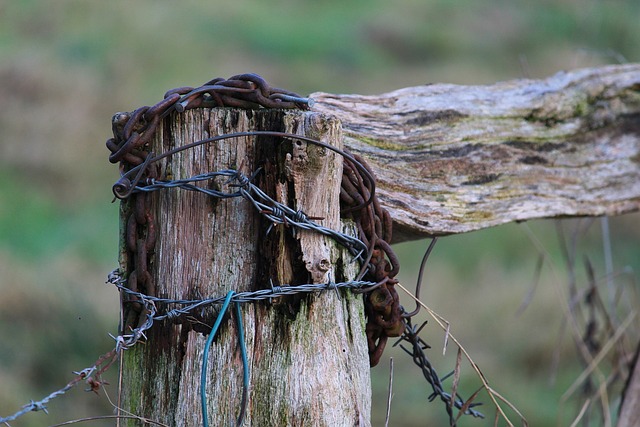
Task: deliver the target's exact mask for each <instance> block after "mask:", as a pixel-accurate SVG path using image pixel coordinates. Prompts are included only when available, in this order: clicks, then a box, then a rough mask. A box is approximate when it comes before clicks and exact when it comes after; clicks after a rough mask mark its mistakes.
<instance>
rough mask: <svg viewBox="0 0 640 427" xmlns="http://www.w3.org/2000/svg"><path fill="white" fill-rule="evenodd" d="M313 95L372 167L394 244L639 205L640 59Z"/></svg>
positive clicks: (319, 107)
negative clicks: (493, 80)
mask: <svg viewBox="0 0 640 427" xmlns="http://www.w3.org/2000/svg"><path fill="white" fill-rule="evenodd" d="M311 96H312V97H313V98H314V99H315V101H316V104H315V106H314V107H313V111H318V112H322V113H325V114H330V115H334V116H336V117H337V118H339V119H340V120H341V121H342V126H343V131H344V134H345V141H344V143H345V146H346V147H347V148H348V149H349V150H351V151H352V152H354V153H358V154H361V155H362V156H364V157H365V158H366V160H367V162H369V163H370V164H371V166H372V167H373V169H374V171H375V173H376V175H377V178H378V181H379V182H378V194H379V195H380V198H381V201H382V204H383V205H384V206H385V207H387V208H388V209H389V210H390V213H391V216H392V217H393V219H394V224H395V228H394V230H395V233H394V237H395V241H396V242H397V241H402V240H411V239H416V238H419V237H423V236H425V235H444V234H452V233H463V232H468V231H472V230H478V229H482V228H486V227H491V226H495V225H498V224H504V223H508V222H513V221H524V220H529V219H534V218H551V217H568V216H597V215H618V214H622V213H626V212H633V211H637V210H638V209H639V208H640V64H629V65H619V66H605V67H601V68H593V69H583V70H575V71H570V72H562V73H558V74H556V75H554V76H552V77H549V78H547V79H543V80H525V79H522V80H513V81H507V82H503V83H497V84H493V85H488V86H460V85H452V84H431V85H424V86H418V87H410V88H405V89H400V90H397V91H394V92H389V93H385V94H381V95H374V96H364V95H335V94H329V93H314V94H312V95H311Z"/></svg>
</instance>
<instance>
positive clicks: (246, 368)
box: [200, 291, 249, 427]
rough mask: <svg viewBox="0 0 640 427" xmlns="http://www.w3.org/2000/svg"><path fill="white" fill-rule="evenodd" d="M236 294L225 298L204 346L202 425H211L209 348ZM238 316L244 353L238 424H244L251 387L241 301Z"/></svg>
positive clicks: (238, 305) (231, 293)
mask: <svg viewBox="0 0 640 427" xmlns="http://www.w3.org/2000/svg"><path fill="white" fill-rule="evenodd" d="M234 294H235V292H234V291H229V293H228V294H227V297H226V298H225V299H224V303H223V304H222V308H221V309H220V313H219V314H218V317H217V318H216V321H215V323H214V324H213V327H212V328H211V332H210V333H209V337H208V338H207V343H206V344H205V346H204V354H203V355H202V372H201V374H200V403H201V407H202V425H203V426H204V427H209V417H208V415H207V394H206V389H207V362H208V360H209V349H210V348H211V343H212V342H213V339H214V338H215V336H216V334H217V332H218V328H219V327H220V323H222V319H223V318H224V315H225V313H226V312H227V309H228V308H229V304H230V303H231V298H232V297H233V295H234ZM235 306H236V317H237V322H238V338H239V341H240V353H241V355H242V369H243V376H242V385H243V389H242V407H241V409H240V415H239V416H238V425H240V424H242V421H243V420H244V412H245V405H246V402H247V390H248V389H249V362H248V360H247V349H246V347H245V344H244V328H243V327H242V315H241V313H240V303H238V302H236V303H235Z"/></svg>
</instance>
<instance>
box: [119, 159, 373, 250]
mask: <svg viewBox="0 0 640 427" xmlns="http://www.w3.org/2000/svg"><path fill="white" fill-rule="evenodd" d="M258 173H260V169H258V170H257V171H256V172H254V173H253V174H252V175H251V178H249V177H247V176H245V175H243V174H242V173H241V172H240V171H237V170H233V169H226V170H221V171H217V172H209V173H205V174H200V175H196V176H193V177H191V178H186V179H177V180H166V181H165V180H155V179H152V180H149V181H148V183H147V185H137V186H135V187H134V189H133V191H132V192H131V193H132V194H135V193H138V192H152V191H158V190H161V189H166V188H182V189H184V190H189V191H196V192H201V193H204V194H207V195H208V196H211V197H216V198H222V199H227V198H233V197H243V198H244V199H246V200H248V201H249V202H251V204H252V205H253V206H254V207H255V209H256V210H257V211H258V213H260V214H262V215H263V216H264V217H265V218H267V219H268V220H269V221H271V223H272V224H283V225H286V226H290V227H291V229H292V231H293V232H294V233H295V230H297V229H301V230H308V231H314V232H316V233H320V234H323V235H325V236H328V237H331V238H332V239H333V240H335V241H336V242H338V243H339V244H341V245H342V246H344V247H345V248H347V250H348V251H349V252H350V253H351V254H352V255H353V256H354V257H355V259H361V260H363V259H362V254H364V253H366V252H367V250H368V248H367V246H366V245H365V244H364V242H362V241H361V240H360V239H358V238H355V237H353V236H350V235H348V234H345V233H342V232H339V231H336V230H334V229H331V228H328V227H324V226H322V225H320V224H318V223H316V222H314V221H312V220H311V219H309V217H308V216H307V214H305V213H304V211H302V210H294V209H291V208H290V207H289V206H287V205H285V204H283V203H280V202H278V201H276V200H274V199H273V198H271V197H270V196H269V195H267V194H266V193H265V192H264V191H262V190H261V189H260V188H259V187H258V186H256V185H255V184H253V183H252V182H251V181H252V179H253V178H255V177H256V175H257V174H258ZM217 177H228V180H227V181H226V184H228V185H229V186H230V187H236V188H238V190H237V191H234V192H224V191H220V190H213V189H210V188H205V187H199V186H196V185H193V184H192V183H193V182H199V181H204V180H209V179H215V178H217ZM269 231H271V227H269V228H268V229H267V234H268V233H269Z"/></svg>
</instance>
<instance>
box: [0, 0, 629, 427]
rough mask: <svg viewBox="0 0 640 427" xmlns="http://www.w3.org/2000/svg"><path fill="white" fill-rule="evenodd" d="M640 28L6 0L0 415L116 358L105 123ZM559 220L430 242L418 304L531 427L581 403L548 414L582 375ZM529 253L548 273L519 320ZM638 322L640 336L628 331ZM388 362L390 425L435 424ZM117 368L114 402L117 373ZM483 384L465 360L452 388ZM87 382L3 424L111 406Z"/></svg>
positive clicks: (560, 13) (594, 237) (424, 75)
mask: <svg viewBox="0 0 640 427" xmlns="http://www.w3.org/2000/svg"><path fill="white" fill-rule="evenodd" d="M639 19H640V2H637V1H635V0H619V1H602V0H599V1H598V0H562V1H546V0H545V1H540V2H535V3H534V2H527V1H524V0H516V1H505V0H492V1H485V2H479V1H472V0H460V1H453V0H449V1H445V0H434V1H428V2H426V1H421V0H398V1H394V2H390V1H382V0H367V1H363V0H354V1H351V2H339V1H335V0H325V1H308V0H307V1H291V0H288V1H285V0H281V1H273V2H259V1H255V0H236V1H234V2H229V3H227V2H222V1H210V2H206V3H205V2H196V1H185V2H180V3H177V2H175V3H174V2H168V1H156V2H151V1H149V0H144V1H137V2H124V1H115V2H98V1H95V0H94V1H79V0H76V1H71V0H59V1H56V2H42V1H35V0H29V1H17V0H14V1H6V0H5V1H3V0H0V105H1V106H2V108H0V416H6V415H8V414H10V413H13V412H15V411H16V410H17V409H18V408H19V407H20V406H21V405H23V404H25V403H27V402H28V401H29V400H30V399H34V400H37V399H40V398H41V397H43V396H44V395H45V394H47V393H49V392H51V391H53V390H55V389H58V388H60V387H62V386H63V385H64V384H66V382H67V381H69V380H70V379H71V378H72V375H73V374H71V371H73V370H79V369H82V368H84V367H87V366H89V365H90V364H91V363H93V362H94V361H95V359H96V357H97V356H98V355H100V354H102V353H104V352H106V351H108V350H109V349H110V348H112V346H113V341H112V340H111V338H109V336H108V332H111V333H114V332H115V331H116V326H117V321H118V302H117V301H118V298H117V294H116V292H115V290H114V289H112V288H111V287H110V286H108V285H105V284H104V282H105V280H106V276H107V274H108V272H109V271H111V270H112V269H113V268H115V267H116V258H117V227H118V224H117V221H118V220H117V215H118V208H117V204H112V203H111V198H112V195H111V184H112V183H113V181H114V180H115V179H116V177H117V173H118V172H117V168H116V167H114V166H113V165H111V164H109V163H108V160H107V158H108V152H107V150H106V148H105V146H104V141H105V140H106V139H107V138H108V137H109V136H110V132H111V126H110V118H111V116H112V114H113V113H115V112H117V111H128V110H132V109H134V108H136V107H138V106H141V105H150V104H152V103H155V102H156V101H158V100H159V99H160V98H161V97H162V94H163V93H164V91H165V90H167V89H170V88H173V87H177V86H182V85H199V84H202V83H203V82H205V81H208V80H210V79H211V78H213V77H218V76H220V77H229V76H231V75H233V74H237V73H240V72H257V73H259V74H261V75H262V76H263V77H265V78H266V79H267V81H269V82H270V83H272V84H273V85H275V86H280V87H285V88H287V89H290V90H293V91H296V92H299V93H305V94H306V93H310V92H314V91H325V92H334V93H364V94H375V93H380V92H384V91H388V90H393V89H398V88H401V87H406V86H412V85H419V84H425V83H431V82H449V83H460V84H486V83H491V82H495V81H499V80H505V79H513V78H520V77H531V78H540V77H544V76H547V75H550V74H553V73H555V72H557V71H560V70H565V69H572V68H579V67H587V66H597V65H601V64H607V63H618V62H627V61H628V62H638V61H640V27H639V26H638V22H639ZM639 217H640V216H639V215H628V216H624V217H619V218H612V219H610V221H609V225H610V229H611V234H610V237H611V241H612V247H613V251H612V259H613V266H612V269H613V270H612V271H613V272H614V273H616V275H615V277H614V281H615V284H616V285H618V286H620V287H624V288H625V289H627V292H629V294H625V296H624V300H625V301H626V302H633V301H635V302H637V301H638V299H637V298H638V297H637V292H638V284H637V272H638V270H639V269H640V247H639V245H638V241H639V237H640V226H638V219H639ZM557 227H558V221H551V220H549V221H535V222H532V223H527V224H518V225H515V224H513V225H507V226H501V227H497V228H495V229H491V230H485V231H480V232H475V233H471V234H468V235H460V236H451V237H446V238H443V239H441V241H440V242H439V243H438V245H437V246H436V250H435V253H434V254H433V256H432V258H431V260H430V262H429V265H428V273H427V276H426V281H425V288H424V291H423V294H422V300H423V301H424V302H425V303H426V304H427V305H428V306H429V307H430V308H432V309H433V310H435V311H436V312H438V313H440V314H441V315H443V316H444V317H445V318H446V319H448V320H449V321H450V322H451V325H452V326H451V327H452V329H451V332H452V333H453V334H454V335H455V336H456V337H457V338H458V339H459V340H460V341H461V342H462V343H463V345H464V346H465V348H466V349H467V351H468V352H469V353H470V354H471V355H472V357H473V358H474V360H475V362H476V363H477V364H478V365H479V366H480V367H481V369H482V371H483V373H484V375H485V376H486V377H487V378H488V380H489V382H490V383H491V384H492V385H493V386H494V387H495V388H496V389H497V390H498V391H499V392H500V393H501V394H502V395H503V396H505V397H506V398H508V399H509V400H510V401H512V403H514V404H515V405H516V406H517V408H518V409H519V410H520V411H522V413H523V414H524V415H525V416H526V418H527V419H528V420H529V422H530V425H532V426H550V425H560V426H564V425H569V424H570V423H571V420H572V419H573V417H574V416H575V415H576V413H577V411H578V409H579V407H580V406H581V405H582V403H583V397H581V396H580V395H578V394H577V395H574V396H573V397H572V398H570V399H568V400H567V401H566V402H560V398H561V396H562V395H563V393H564V392H565V391H566V390H567V388H568V387H569V386H570V385H571V384H572V383H573V381H574V380H575V379H576V378H577V376H578V375H579V374H580V372H581V371H582V369H583V367H582V366H581V365H580V364H579V363H578V362H577V361H576V360H577V359H576V351H575V346H574V344H573V340H572V336H571V333H570V331H569V330H568V329H567V328H566V325H565V313H564V307H565V304H566V292H567V291H566V289H567V283H568V281H569V279H568V278H569V277H570V276H569V274H568V271H567V267H566V265H565V264H564V263H563V261H562V258H561V251H560V245H559V243H558V231H557ZM561 227H563V228H564V230H566V232H567V235H568V236H573V235H575V236H578V237H579V241H578V244H577V263H576V274H577V276H576V283H577V284H578V286H583V287H584V286H585V284H586V278H587V276H586V273H585V269H584V267H583V259H584V257H585V256H587V257H588V258H589V259H590V261H591V262H592V263H593V265H594V267H595V272H596V277H598V278H600V279H602V278H603V277H604V276H605V275H606V273H607V265H606V263H605V255H604V254H605V251H604V249H603V248H604V246H603V241H602V233H601V222H600V220H586V219H585V220H580V221H578V220H572V221H568V220H563V221H562V225H561ZM576 229H577V230H578V232H575V233H574V230H576ZM532 236H535V239H538V240H539V242H540V245H538V246H537V243H535V242H534V241H533V240H532ZM424 248H426V242H414V243H408V244H401V245H397V251H398V253H399V255H400V259H401V262H402V271H401V276H400V279H401V281H402V283H404V284H406V285H407V286H408V287H409V288H410V289H411V288H412V287H413V283H414V281H415V277H416V274H417V271H416V270H417V267H418V265H419V262H420V257H421V255H422V251H423V250H424ZM541 253H542V254H545V256H548V257H549V262H548V263H545V264H544V267H543V269H542V273H541V276H540V280H539V281H538V285H537V287H536V288H535V292H534V293H533V297H532V298H531V300H530V301H529V304H528V305H527V307H526V309H525V310H524V311H522V312H519V310H518V308H519V307H520V306H521V304H522V302H523V301H525V300H527V298H528V295H529V293H530V291H531V290H532V286H533V283H534V282H535V280H534V278H535V276H536V275H535V271H536V264H537V262H538V258H539V256H540V254H541ZM604 282H605V280H602V281H601V282H599V283H602V284H603V286H604ZM603 292H605V293H606V290H603ZM402 297H403V301H409V299H408V298H406V296H402ZM406 305H408V306H412V303H410V302H408V303H407V304H406ZM423 318H424V319H426V316H425V315H424V314H423ZM633 328H635V329H636V337H637V336H638V335H637V329H638V326H637V322H636V324H634V325H633ZM424 335H425V339H426V340H427V341H428V342H429V343H430V344H431V345H432V346H433V349H432V350H430V352H429V356H430V357H431V358H432V360H433V362H434V365H435V366H436V367H437V368H438V370H439V371H440V372H441V373H442V374H444V373H446V372H448V371H450V370H452V369H453V367H454V365H455V354H456V348H455V346H453V345H452V344H451V343H450V344H449V348H448V351H447V353H446V356H445V357H442V356H441V354H442V345H443V337H444V335H443V333H442V331H441V330H439V329H438V327H437V326H436V325H435V323H434V322H430V324H429V326H427V328H426V329H425V332H424ZM385 355H386V356H387V355H388V356H392V357H393V359H394V366H395V369H394V374H395V375H394V380H393V387H394V397H393V404H392V408H391V418H390V425H392V426H425V425H429V426H440V425H446V418H445V416H444V415H445V412H444V408H443V405H442V403H440V402H432V403H429V402H428V401H427V396H428V394H429V393H430V390H429V389H428V388H427V384H426V383H425V382H424V381H423V380H422V379H421V377H420V372H418V370H417V368H415V366H413V364H412V363H411V360H410V358H409V357H408V356H406V355H404V354H402V352H401V351H400V350H399V349H398V348H393V349H392V350H390V351H388V352H387V353H385ZM388 367H389V366H388V358H387V357H384V358H383V361H382V363H381V364H380V365H379V366H378V367H376V368H375V369H373V370H372V375H373V386H374V387H373V398H374V404H373V407H374V412H373V423H374V425H376V426H381V425H384V416H385V415H384V414H385V405H386V400H387V386H388ZM110 375H111V376H110V382H111V385H110V386H108V387H107V391H108V392H109V394H110V395H111V397H112V398H113V397H115V390H116V381H117V380H116V377H115V369H113V372H110ZM448 384H450V383H448ZM479 385H480V384H479V382H478V379H477V378H476V377H475V376H474V375H473V373H472V371H471V369H470V367H469V366H468V365H467V366H463V377H462V379H461V385H460V391H461V393H462V394H463V395H465V396H469V395H470V394H471V393H473V392H474V391H475V390H476V389H477V388H478V387H479ZM81 388H82V387H79V388H78V389H74V390H73V391H72V392H70V393H69V396H66V397H62V398H59V399H56V400H54V401H53V402H52V403H51V404H50V406H49V411H50V414H49V415H45V414H43V413H35V414H28V415H26V416H24V417H22V418H21V419H20V420H18V421H16V422H13V423H12V424H11V425H12V426H14V427H16V426H42V425H51V424H54V423H57V422H63V421H67V420H71V419H74V418H80V417H84V416H93V415H103V414H110V413H111V412H112V407H111V406H110V404H109V403H108V401H107V400H106V399H105V398H104V397H103V396H100V397H98V396H95V395H94V394H92V393H85V392H83V391H82V390H81ZM478 399H479V400H480V401H482V402H485V406H484V407H483V410H484V411H486V414H487V419H485V420H476V419H466V418H465V419H463V420H462V421H461V422H460V425H461V426H486V425H493V416H494V412H495V411H494V409H493V408H492V406H491V405H490V404H489V400H488V397H487V396H486V394H485V395H480V397H479V398H478ZM611 407H612V408H613V409H614V410H615V409H616V408H617V406H616V402H615V401H612V406H611ZM515 420H517V417H516V418H514V421H515ZM113 424H114V423H113V422H112V421H110V422H102V424H100V423H98V422H93V423H91V425H105V426H106V425H113ZM499 425H503V423H500V424H499ZM593 425H598V424H597V423H595V424H593Z"/></svg>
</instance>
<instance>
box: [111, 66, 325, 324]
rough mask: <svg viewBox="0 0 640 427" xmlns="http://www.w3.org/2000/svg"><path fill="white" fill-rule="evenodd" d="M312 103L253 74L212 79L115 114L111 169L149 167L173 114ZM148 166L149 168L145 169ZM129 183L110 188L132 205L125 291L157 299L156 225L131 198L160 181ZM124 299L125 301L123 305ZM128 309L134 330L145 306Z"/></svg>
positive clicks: (151, 176) (154, 172)
mask: <svg viewBox="0 0 640 427" xmlns="http://www.w3.org/2000/svg"><path fill="white" fill-rule="evenodd" d="M312 105H313V100H312V99H310V98H303V97H301V96H300V95H298V94H296V93H294V92H290V91H287V90H284V89H279V88H273V87H271V86H269V85H268V84H267V82H266V81H265V80H264V79H263V78H262V77H260V76H259V75H257V74H238V75H236V76H233V77H230V78H229V79H223V78H216V79H213V80H210V81H208V82H206V83H205V84H204V85H202V86H200V87H198V88H193V87H187V86H184V87H179V88H175V89H171V90H169V91H167V92H166V93H165V95H164V99H163V100H162V101H160V102H158V103H157V104H155V105H154V106H151V107H149V106H144V107H140V108H138V109H137V110H135V111H133V112H131V113H117V114H116V115H114V117H113V120H112V131H113V137H112V138H110V139H109V140H107V142H106V145H107V148H108V149H109V151H110V152H111V155H110V156H109V161H110V162H111V163H118V162H119V163H120V173H121V175H123V177H124V176H125V175H126V173H127V172H128V171H130V170H131V169H133V168H135V167H137V166H140V165H143V164H144V163H151V160H152V159H153V157H154V155H153V153H151V152H150V144H151V141H152V140H153V137H154V135H155V133H156V130H157V128H158V126H159V125H160V124H161V122H162V119H163V118H164V117H166V116H167V115H169V114H170V113H172V112H174V111H175V112H178V113H182V112H184V111H186V110H190V109H193V108H212V107H239V108H253V109H256V108H285V109H294V108H297V109H307V108H309V107H311V106H312ZM144 166H147V165H144ZM139 171H140V172H139V173H136V174H135V176H134V177H133V179H132V180H131V179H130V178H126V177H125V178H123V180H122V181H121V182H120V185H116V186H114V189H113V192H114V195H115V196H116V197H117V198H119V199H126V198H129V199H130V204H129V210H130V211H131V213H130V214H129V217H128V218H127V223H126V235H125V241H126V246H127V250H128V252H129V254H130V257H129V260H130V265H129V268H128V270H129V271H130V272H131V273H130V275H129V279H128V282H127V283H128V285H129V289H131V290H132V291H134V292H141V293H144V294H146V295H152V296H155V295H156V290H155V283H154V282H153V276H152V275H151V274H150V273H149V270H148V267H149V261H150V255H151V253H152V252H153V250H154V247H155V240H156V232H155V222H154V221H155V219H154V218H153V215H152V213H151V210H150V207H149V203H148V202H147V197H148V196H147V194H146V193H135V194H131V190H132V189H133V188H134V187H135V184H136V183H138V182H145V181H146V182H149V181H153V180H155V179H157V178H158V169H157V168H156V167H141V168H139ZM125 299H126V300H125ZM123 303H127V304H125V305H126V306H127V312H126V314H125V315H124V319H123V320H124V323H123V325H122V327H123V330H125V328H135V327H136V326H137V324H138V323H139V322H140V321H143V320H144V319H145V315H144V313H143V311H144V310H145V308H144V305H143V304H141V303H140V301H139V300H138V297H136V296H135V295H131V294H127V295H123Z"/></svg>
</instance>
